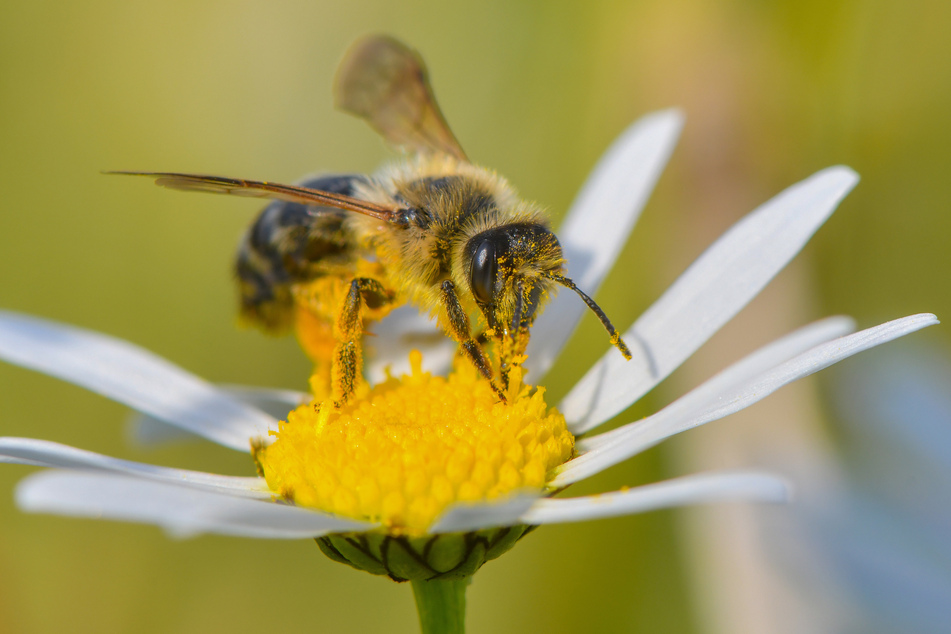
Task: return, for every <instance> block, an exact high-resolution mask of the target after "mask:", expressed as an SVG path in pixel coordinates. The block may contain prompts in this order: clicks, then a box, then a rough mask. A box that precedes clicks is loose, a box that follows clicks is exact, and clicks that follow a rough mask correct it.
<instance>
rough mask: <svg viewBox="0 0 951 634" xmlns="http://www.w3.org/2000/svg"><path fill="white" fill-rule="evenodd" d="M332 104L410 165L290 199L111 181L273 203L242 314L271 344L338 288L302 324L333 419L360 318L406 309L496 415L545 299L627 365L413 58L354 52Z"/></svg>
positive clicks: (215, 186)
mask: <svg viewBox="0 0 951 634" xmlns="http://www.w3.org/2000/svg"><path fill="white" fill-rule="evenodd" d="M334 94H335V103H336V106H337V107H338V108H340V109H342V110H344V111H347V112H349V113H351V114H354V115H356V116H358V117H361V118H363V119H365V120H366V121H367V122H368V123H369V124H370V125H371V126H372V127H373V128H375V129H376V130H377V131H378V132H379V133H380V134H381V135H382V136H383V138H384V139H385V140H386V141H387V142H388V143H389V144H391V145H393V146H396V147H398V148H402V149H404V150H408V152H409V153H410V156H408V157H405V158H404V159H402V160H398V161H396V162H394V163H393V164H390V165H388V166H385V167H383V168H382V169H381V170H380V171H379V172H377V173H376V174H373V175H372V176H367V175H359V174H352V175H332V176H322V177H318V178H313V179H309V180H305V181H303V182H302V183H301V184H300V185H281V184H277V183H271V182H266V181H253V180H242V179H234V178H223V177H218V176H205V175H197V174H180V173H171V172H149V173H147V172H122V173H126V174H139V175H144V176H151V177H154V178H155V179H156V184H158V185H162V186H165V187H171V188H174V189H181V190H192V191H204V192H213V193H221V194H232V195H238V196H251V197H263V198H271V199H275V200H274V202H272V203H270V204H269V205H268V206H267V207H266V208H265V209H264V210H263V211H262V212H261V213H260V215H259V216H258V217H257V219H256V220H255V222H254V224H253V225H252V226H251V227H250V229H249V230H248V232H247V234H246V235H245V236H244V238H243V240H242V242H241V245H240V247H239V249H238V253H237V259H236V264H235V272H236V275H237V281H238V289H239V295H240V304H241V313H242V315H243V316H244V317H245V318H247V319H248V320H250V321H251V322H252V323H254V324H256V325H258V326H260V327H261V328H263V329H264V330H266V331H271V332H274V331H280V330H283V329H286V328H287V327H288V326H290V325H292V324H293V323H294V321H295V319H298V318H299V311H298V310H297V308H299V306H298V304H299V303H300V296H301V294H300V289H301V288H304V287H306V286H307V285H308V284H312V283H314V282H315V281H318V280H328V279H329V280H332V281H338V282H339V281H342V282H343V283H344V287H345V290H344V292H343V293H341V294H342V295H343V297H342V298H341V300H340V302H339V303H338V304H337V305H336V306H335V307H334V308H333V309H332V310H327V309H319V310H312V311H311V313H312V314H313V315H316V316H317V318H318V320H322V321H323V322H333V323H332V324H330V326H332V328H333V333H334V345H333V352H332V359H331V366H332V370H331V386H332V396H333V401H334V403H335V405H336V406H338V407H339V406H341V405H342V404H343V403H345V402H346V401H347V400H348V399H349V398H350V397H351V396H352V394H353V392H354V387H355V383H356V382H357V381H359V380H360V376H361V371H362V356H361V338H362V334H363V328H364V321H365V320H366V319H367V314H368V311H369V312H371V313H372V312H373V311H374V310H376V309H380V308H383V309H386V308H387V307H393V306H396V305H400V304H404V303H410V304H414V305H416V306H417V307H419V308H421V309H423V310H428V311H429V312H430V313H431V314H432V315H435V316H436V317H437V319H438V323H439V324H440V326H441V327H442V329H443V330H445V331H446V333H448V334H449V335H450V336H451V337H452V338H453V339H454V340H455V341H457V342H458V343H459V345H460V349H461V351H462V353H463V354H464V355H465V356H466V357H468V359H469V360H470V361H471V362H472V363H473V364H474V365H475V367H476V368H477V369H478V371H479V372H480V373H481V374H482V375H483V376H484V377H485V378H486V379H487V380H488V381H489V382H490V383H491V385H492V387H493V389H494V390H495V392H496V393H497V394H498V396H499V398H500V399H502V400H503V401H504V400H505V387H507V385H508V376H509V372H510V370H511V367H512V364H514V363H518V362H519V361H518V360H519V358H520V355H521V354H522V353H523V352H524V350H525V346H526V345H527V342H528V335H529V329H530V327H531V325H532V323H533V321H534V320H535V318H536V316H537V315H538V314H539V311H540V310H541V308H542V306H543V305H544V303H545V301H546V300H547V299H548V297H549V296H550V295H551V293H552V292H553V291H554V290H555V287H556V286H564V287H567V288H569V289H571V290H572V291H574V292H575V293H577V294H578V295H579V297H580V298H581V299H582V300H583V301H584V302H585V303H586V304H587V305H588V307H589V308H590V309H591V310H592V311H593V312H594V313H595V315H597V317H598V319H599V320H600V321H601V323H602V324H603V325H604V327H605V329H606V330H607V331H608V333H609V335H610V337H611V342H612V343H613V345H614V346H616V347H617V348H618V349H619V350H620V351H621V353H622V354H623V355H624V357H625V358H627V359H630V356H631V355H630V351H629V350H628V348H627V346H626V345H625V344H624V342H623V341H622V340H621V338H620V335H619V334H618V333H617V331H616V330H615V328H614V326H612V325H611V322H610V321H609V320H608V318H607V316H606V315H605V314H604V312H603V311H602V310H601V308H600V307H599V306H598V305H597V304H596V303H595V302H594V300H592V299H591V298H590V297H588V296H587V295H586V294H585V293H584V292H583V291H582V290H581V289H579V288H578V287H577V286H575V284H574V282H572V281H571V280H570V279H568V278H567V277H566V276H565V274H564V263H565V261H564V258H563V257H562V250H561V246H560V244H559V242H558V238H557V237H556V236H555V234H554V233H553V232H552V230H551V228H550V226H549V223H548V220H547V218H546V215H545V213H544V212H543V211H542V209H541V208H540V207H538V206H537V205H536V204H534V203H530V202H526V201H523V200H521V199H520V198H519V197H518V196H517V194H516V193H515V190H514V189H513V188H512V186H511V185H509V183H508V182H507V181H506V180H505V179H504V178H502V177H500V176H498V175H497V174H496V173H494V172H493V171H491V170H488V169H485V168H482V167H478V166H476V165H473V164H472V163H470V162H469V159H468V158H467V157H466V154H465V152H463V150H462V148H461V146H460V145H459V142H458V141H457V140H456V138H455V136H453V134H452V132H451V130H450V129H449V126H448V125H447V124H446V121H445V119H444V118H443V115H442V113H441V111H440V109H439V106H438V105H437V103H436V100H435V97H434V95H433V91H432V89H431V87H430V84H429V79H428V73H427V70H426V67H425V65H424V63H423V61H422V59H421V58H420V56H419V55H418V54H417V53H416V52H415V51H414V50H412V49H411V48H409V47H407V46H406V45H404V44H403V43H401V42H399V41H397V40H395V39H393V38H391V37H387V36H370V37H368V38H365V39H363V40H361V41H358V42H357V43H356V44H355V45H353V47H351V49H350V50H349V51H348V52H347V53H346V55H345V56H344V59H343V61H342V62H341V65H340V68H339V70H338V73H337V77H336V81H335V86H334ZM368 263H369V264H368ZM473 317H475V318H477V319H478V318H480V317H481V324H480V325H481V326H482V327H483V331H482V334H481V335H478V336H477V335H475V334H474V333H473V329H472V326H471V319H472V318H473ZM325 325H328V324H326V323H325ZM488 341H492V342H494V343H495V345H496V346H497V348H496V351H497V357H498V364H499V365H498V375H499V376H498V381H497V379H496V376H495V371H494V370H493V367H492V365H491V364H490V361H489V357H488V356H487V354H486V352H485V350H484V349H483V344H484V343H485V342H488Z"/></svg>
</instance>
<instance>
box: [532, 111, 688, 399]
mask: <svg viewBox="0 0 951 634" xmlns="http://www.w3.org/2000/svg"><path fill="white" fill-rule="evenodd" d="M682 127H683V115H682V114H681V113H680V112H679V111H677V110H664V111H662V112H655V113H653V114H649V115H647V116H646V117H643V118H642V119H640V120H639V121H637V122H635V123H634V124H633V125H631V126H630V127H629V128H628V129H627V130H625V131H624V133H623V134H622V135H621V136H620V137H619V138H618V139H617V141H615V142H614V144H613V145H612V146H611V147H610V148H609V149H608V150H607V152H605V154H604V156H603V157H602V158H601V160H600V161H599V162H598V164H597V165H596V166H595V168H594V170H593V171H592V172H591V175H590V176H589V177H588V180H587V182H585V184H584V186H583V187H582V189H581V191H580V192H579V194H578V197H577V198H576V199H575V201H574V203H573V204H572V206H571V209H570V210H569V212H568V216H567V217H566V219H565V222H564V223H563V225H562V227H561V229H560V230H559V231H558V240H559V241H560V242H561V247H562V250H563V251H564V256H565V259H566V260H567V269H568V271H567V275H568V277H570V278H571V279H572V280H574V282H575V283H576V284H577V285H578V288H580V289H582V290H583V291H584V292H585V293H587V294H588V295H591V296H594V294H595V293H597V291H598V288H599V287H600V286H601V282H602V281H604V278H605V276H606V275H607V273H608V271H610V270H611V267H612V266H614V261H615V260H616V259H617V256H618V253H620V251H621V249H622V248H623V247H624V245H625V243H626V242H627V237H628V235H630V233H631V230H632V229H633V228H634V224H635V223H636V222H637V219H638V217H640V214H641V210H642V209H643V208H644V205H645V204H646V203H647V199H648V197H649V196H650V194H651V192H652V191H653V189H654V185H655V184H656V183H657V179H658V178H660V174H661V172H662V171H663V169H664V166H665V165H666V164H667V160H668V159H669V158H670V154H671V152H673V149H674V146H675V145H676V143H677V138H678V137H679V136H680V130H681V128H682ZM585 310H587V307H586V306H585V305H584V303H582V301H581V299H580V298H579V297H578V296H577V295H575V294H574V293H573V292H571V291H569V290H567V289H561V291H560V292H559V293H558V295H556V296H555V298H554V300H552V302H551V304H550V305H549V306H548V307H547V308H546V309H545V311H544V312H543V313H542V314H541V315H539V317H538V319H537V320H536V322H535V325H534V326H533V327H532V338H531V341H530V343H529V346H528V360H527V361H526V363H525V367H526V368H528V369H529V370H531V371H532V375H531V377H532V380H533V381H534V382H537V381H538V380H539V379H540V378H541V377H542V376H544V375H545V373H546V372H547V371H548V369H549V368H550V367H551V365H552V364H553V363H554V361H555V358H556V357H557V356H558V353H559V352H561V348H562V346H563V345H564V343H565V342H566V341H567V339H568V337H569V336H571V333H572V332H573V331H574V329H575V326H577V324H578V321H579V320H580V319H581V315H582V314H584V311H585Z"/></svg>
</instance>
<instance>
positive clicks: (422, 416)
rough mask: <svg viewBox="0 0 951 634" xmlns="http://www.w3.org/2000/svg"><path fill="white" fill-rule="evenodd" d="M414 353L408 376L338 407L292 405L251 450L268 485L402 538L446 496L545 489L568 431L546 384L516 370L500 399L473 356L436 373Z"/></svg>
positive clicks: (419, 530) (570, 440) (456, 498)
mask: <svg viewBox="0 0 951 634" xmlns="http://www.w3.org/2000/svg"><path fill="white" fill-rule="evenodd" d="M421 361H422V360H421V356H420V355H419V353H418V352H414V353H413V354H412V355H411V363H412V367H413V369H412V373H411V374H410V375H408V376H403V377H400V378H399V379H396V378H392V377H391V378H389V379H388V380H387V381H385V382H383V383H381V384H380V385H377V386H375V387H374V388H373V389H372V390H370V391H369V393H368V394H366V395H362V396H361V398H359V399H355V400H354V401H352V402H351V403H349V404H347V405H345V406H344V407H342V408H340V409H334V408H333V407H332V404H331V403H330V402H329V401H324V402H316V401H315V402H314V403H311V404H308V405H304V406H301V407H299V408H298V409H296V410H294V411H293V412H291V413H290V414H289V415H288V419H287V422H284V423H281V425H280V429H279V431H278V432H277V434H276V435H277V440H276V441H275V442H274V443H273V444H272V445H270V446H268V447H267V448H263V449H260V450H258V451H257V453H256V458H257V460H258V463H259V464H260V466H261V468H262V470H263V472H264V475H265V477H266V478H267V482H268V485H269V486H270V487H271V489H272V490H274V491H276V492H277V493H278V494H279V495H280V496H282V497H284V498H286V499H288V500H292V501H293V502H294V503H296V504H298V505H301V506H308V507H312V508H316V509H320V510H323V511H327V512H330V513H335V514H338V515H343V516H347V517H352V518H358V519H364V520H369V521H372V522H380V523H382V524H383V526H384V527H386V530H387V531H388V532H389V533H391V534H406V535H421V534H424V533H425V532H426V529H427V528H428V527H429V526H430V525H431V524H432V523H433V521H434V520H435V519H436V518H437V517H438V516H439V515H440V514H442V513H443V512H444V511H445V510H446V508H447V507H448V506H449V505H451V504H453V503H455V502H475V501H481V500H494V499H499V498H504V497H506V496H509V495H512V494H514V493H517V492H521V491H525V490H529V491H535V492H538V491H543V490H545V487H546V483H547V482H548V479H549V476H550V474H551V472H552V470H553V469H554V468H555V467H557V466H559V465H561V464H562V463H564V462H565V461H566V460H568V458H570V457H571V454H572V451H573V448H574V437H573V436H572V435H571V433H570V432H569V431H568V430H567V428H566V426H565V420H564V418H563V417H562V416H561V414H559V413H558V412H557V411H556V410H554V409H549V408H548V406H547V405H546V404H545V401H544V398H543V396H544V389H543V388H537V389H534V390H533V389H532V388H530V387H528V386H524V385H522V384H521V383H520V377H519V371H518V369H517V368H516V369H515V371H514V372H513V376H512V377H510V389H509V393H508V398H507V400H508V402H507V403H502V402H500V401H499V399H498V397H497V396H496V395H495V393H494V392H493V391H492V388H491V387H490V385H489V383H488V381H486V380H485V379H484V378H482V377H481V376H479V375H478V374H477V373H476V371H475V369H474V368H473V367H472V364H470V363H466V362H463V363H459V364H457V367H456V368H455V369H454V371H453V372H452V373H451V374H450V375H449V376H448V377H439V376H433V375H431V374H429V373H427V372H423V371H422V369H421Z"/></svg>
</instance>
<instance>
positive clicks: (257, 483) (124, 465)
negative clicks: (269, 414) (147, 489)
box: [0, 438, 272, 500]
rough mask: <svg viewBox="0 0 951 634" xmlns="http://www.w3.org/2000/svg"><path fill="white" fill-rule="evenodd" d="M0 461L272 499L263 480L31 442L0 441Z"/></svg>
mask: <svg viewBox="0 0 951 634" xmlns="http://www.w3.org/2000/svg"><path fill="white" fill-rule="evenodd" d="M0 460H2V461H3V462H14V463H20V464H29V465H36V466H41V467H54V468H59V469H75V470H79V471H98V472H108V473H119V474H122V475H126V476H131V477H137V478H143V479H146V480H157V481H162V482H171V483H174V484H180V485H182V486H187V487H191V488H197V489H203V490H213V491H218V492H221V493H230V494H232V495H238V496H242V497H252V498H257V499H261V500H270V499H271V497H272V496H271V492H270V491H269V490H268V487H267V484H266V483H265V481H264V479H263V478H256V477H252V478H242V477H236V476H224V475H217V474H213V473H203V472H201V471H188V470H185V469H171V468H168V467H158V466H155V465H149V464H143V463H141V462H133V461H130V460H120V459H118V458H112V457H110V456H104V455H102V454H98V453H94V452H92V451H85V450H83V449H76V448H75V447H69V446H67V445H61V444H59V443H55V442H49V441H47V440H37V439H35V438H0Z"/></svg>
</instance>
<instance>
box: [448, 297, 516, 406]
mask: <svg viewBox="0 0 951 634" xmlns="http://www.w3.org/2000/svg"><path fill="white" fill-rule="evenodd" d="M442 303H443V306H444V307H445V308H446V316H447V317H448V319H449V328H450V329H451V330H452V336H453V337H454V338H455V339H456V341H458V342H459V343H460V344H461V345H462V349H463V350H465V352H466V356H468V357H469V359H470V360H471V361H472V363H473V364H474V365H475V367H476V369H477V370H478V371H479V373H480V374H482V376H484V377H485V378H486V379H488V380H489V384H490V385H491V386H492V389H493V390H494V391H495V393H496V394H497V395H498V397H499V399H501V400H502V402H503V403H504V402H505V393H504V392H503V391H502V390H500V389H499V387H498V386H497V385H496V384H495V379H494V378H493V376H492V368H491V366H490V365H489V360H488V359H487V358H486V356H485V352H484V351H483V350H482V347H481V346H480V345H479V344H478V343H477V342H476V341H475V340H473V338H472V333H471V332H470V331H469V316H468V315H466V311H465V310H464V309H463V308H462V304H460V303H459V296H458V295H456V285H455V284H453V283H452V282H451V281H449V280H446V281H445V282H443V283H442Z"/></svg>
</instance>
